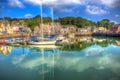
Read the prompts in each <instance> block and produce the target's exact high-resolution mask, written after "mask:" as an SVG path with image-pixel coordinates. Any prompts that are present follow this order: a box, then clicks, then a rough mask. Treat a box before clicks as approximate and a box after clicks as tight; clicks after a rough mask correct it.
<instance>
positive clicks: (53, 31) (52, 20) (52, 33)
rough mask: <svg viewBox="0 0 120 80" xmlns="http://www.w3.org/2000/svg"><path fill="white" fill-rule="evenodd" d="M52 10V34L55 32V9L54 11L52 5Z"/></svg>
mask: <svg viewBox="0 0 120 80" xmlns="http://www.w3.org/2000/svg"><path fill="white" fill-rule="evenodd" d="M51 10H52V34H54V11H53V7H51Z"/></svg>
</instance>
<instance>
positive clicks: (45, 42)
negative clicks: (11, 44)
mask: <svg viewBox="0 0 120 80" xmlns="http://www.w3.org/2000/svg"><path fill="white" fill-rule="evenodd" d="M40 12H41V13H40V15H41V28H42V29H41V35H42V36H41V37H42V38H41V40H40V41H37V42H34V41H29V42H28V44H31V45H46V46H48V45H54V44H55V43H56V40H53V39H47V40H46V39H45V38H44V31H43V18H42V0H41V5H40ZM52 27H53V9H52Z"/></svg>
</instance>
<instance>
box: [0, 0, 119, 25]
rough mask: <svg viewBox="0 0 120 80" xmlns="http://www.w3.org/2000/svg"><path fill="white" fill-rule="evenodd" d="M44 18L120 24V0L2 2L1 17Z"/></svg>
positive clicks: (11, 0) (26, 0)
mask: <svg viewBox="0 0 120 80" xmlns="http://www.w3.org/2000/svg"><path fill="white" fill-rule="evenodd" d="M41 4H42V7H43V8H42V9H43V11H42V13H43V16H44V17H48V16H49V17H51V16H52V8H53V13H54V18H58V17H65V16H74V17H78V16H81V17H83V18H86V19H89V20H92V21H95V22H97V21H101V20H102V19H105V18H107V19H109V20H110V21H111V22H115V23H120V0H0V13H1V14H0V17H12V18H31V17H34V16H36V15H39V14H40V5H41Z"/></svg>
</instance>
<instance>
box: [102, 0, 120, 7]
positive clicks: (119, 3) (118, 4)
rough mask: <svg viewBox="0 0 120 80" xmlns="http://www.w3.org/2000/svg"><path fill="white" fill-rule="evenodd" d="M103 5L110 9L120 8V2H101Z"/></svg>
mask: <svg viewBox="0 0 120 80" xmlns="http://www.w3.org/2000/svg"><path fill="white" fill-rule="evenodd" d="M100 1H101V3H102V4H104V5H106V6H108V7H115V6H120V0H100Z"/></svg>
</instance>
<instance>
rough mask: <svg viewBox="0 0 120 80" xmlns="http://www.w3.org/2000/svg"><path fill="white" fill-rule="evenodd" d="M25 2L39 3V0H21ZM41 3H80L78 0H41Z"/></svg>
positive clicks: (53, 4) (54, 4)
mask: <svg viewBox="0 0 120 80" xmlns="http://www.w3.org/2000/svg"><path fill="white" fill-rule="evenodd" d="M23 1H24V2H26V3H30V4H34V5H40V4H41V1H40V0H23ZM42 3H43V4H44V5H48V6H49V5H50V6H51V5H52V6H56V5H70V4H81V2H80V0H43V1H42Z"/></svg>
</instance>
